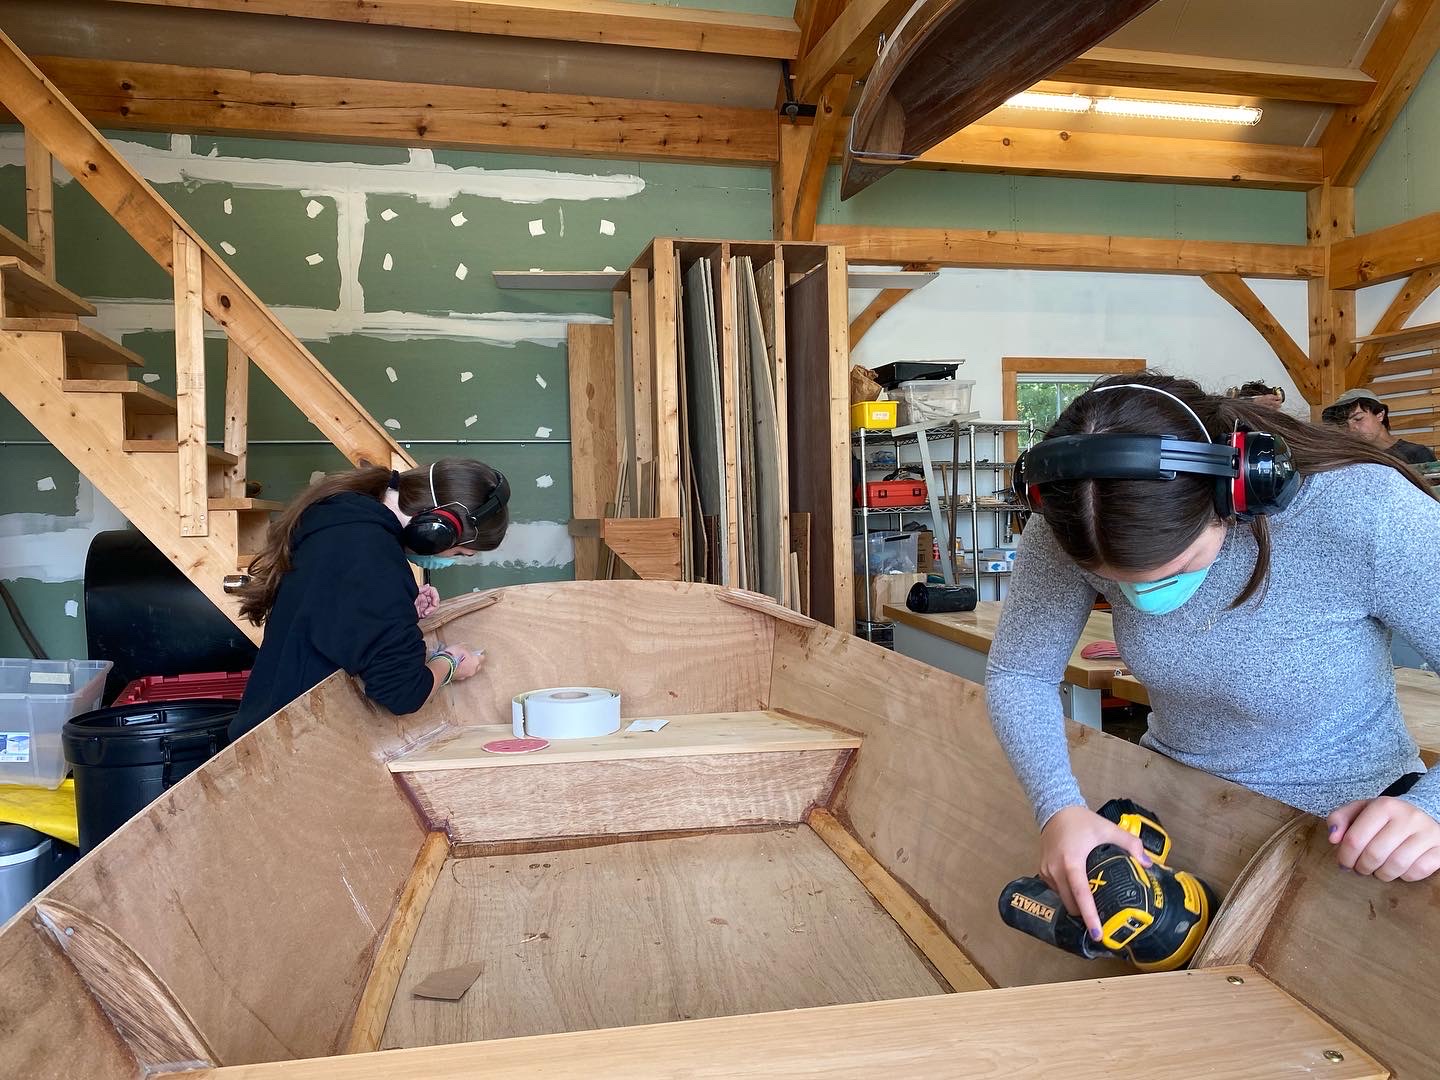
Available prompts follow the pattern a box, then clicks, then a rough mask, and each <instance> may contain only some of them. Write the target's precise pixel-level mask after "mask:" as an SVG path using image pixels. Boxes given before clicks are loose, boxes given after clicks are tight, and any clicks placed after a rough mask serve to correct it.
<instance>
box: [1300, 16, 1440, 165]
mask: <svg viewBox="0 0 1440 1080" xmlns="http://www.w3.org/2000/svg"><path fill="white" fill-rule="evenodd" d="M1437 49H1440V0H1399V2H1398V3H1396V5H1395V6H1394V8H1393V9H1391V12H1390V15H1389V17H1388V18H1387V19H1386V21H1385V25H1384V26H1383V27H1382V28H1381V30H1380V34H1379V35H1378V36H1377V37H1376V39H1375V44H1374V46H1372V47H1371V49H1370V53H1369V55H1368V56H1366V58H1365V61H1364V63H1362V64H1361V65H1360V66H1361V68H1362V69H1363V70H1364V72H1365V73H1366V74H1367V75H1369V76H1370V77H1371V78H1373V79H1374V80H1375V89H1374V91H1373V92H1372V93H1371V94H1370V96H1369V97H1368V98H1367V99H1366V100H1365V101H1364V102H1362V103H1360V104H1358V105H1355V106H1353V107H1351V108H1342V109H1337V110H1335V115H1334V116H1333V117H1331V119H1330V123H1329V124H1328V125H1327V126H1326V128H1325V132H1324V134H1323V135H1321V137H1320V147H1321V149H1322V150H1324V152H1325V174H1326V176H1327V177H1328V178H1329V179H1330V181H1331V183H1333V184H1335V185H1336V186H1338V187H1353V186H1354V185H1355V184H1356V182H1358V181H1359V179H1360V176H1361V174H1362V173H1363V172H1364V171H1365V168H1366V166H1368V165H1369V164H1370V160H1371V159H1372V158H1373V157H1374V156H1375V151H1377V150H1378V149H1380V144H1381V142H1383V141H1384V139H1385V135H1386V134H1387V133H1388V132H1389V130H1390V128H1391V126H1392V125H1393V124H1394V123H1395V120H1396V118H1397V117H1398V116H1399V115H1400V110H1401V109H1403V108H1404V107H1405V103H1406V102H1407V101H1409V100H1410V95H1411V93H1413V92H1414V90H1415V87H1416V86H1417V85H1419V82H1420V79H1421V78H1422V77H1423V76H1424V74H1425V71H1426V69H1428V68H1429V66H1430V61H1431V60H1433V59H1434V57H1435V53H1436V51H1437Z"/></svg>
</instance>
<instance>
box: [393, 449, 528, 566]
mask: <svg viewBox="0 0 1440 1080" xmlns="http://www.w3.org/2000/svg"><path fill="white" fill-rule="evenodd" d="M430 501H431V502H432V503H439V502H440V500H439V498H438V497H437V496H436V495H435V463H434V462H431V463H430ZM509 501H510V483H509V481H507V480H506V479H505V477H504V475H503V474H501V473H500V472H499V471H498V470H497V471H496V473H495V487H494V489H493V490H492V491H491V492H490V497H489V498H487V499H486V500H485V501H484V502H483V503H481V504H480V505H479V506H477V507H476V508H475V509H474V510H471V509H470V508H469V507H467V506H466V505H465V504H464V503H459V502H448V503H445V504H443V505H437V506H432V507H431V508H430V509H429V510H425V511H422V512H421V513H418V514H416V515H415V516H414V517H413V518H411V519H410V522H409V524H407V525H406V526H405V529H404V532H403V535H402V540H403V542H404V544H405V546H406V547H407V548H409V549H410V550H411V551H413V552H414V553H415V554H416V555H438V554H439V553H440V552H442V551H446V550H448V549H449V548H452V547H458V546H460V545H462V544H467V543H469V542H470V541H471V540H474V539H475V536H476V534H477V533H478V532H479V531H480V522H481V521H482V520H484V519H485V518H487V517H489V516H490V515H491V514H496V513H499V512H500V511H501V510H502V509H504V508H505V505H506V504H507V503H508V502H509Z"/></svg>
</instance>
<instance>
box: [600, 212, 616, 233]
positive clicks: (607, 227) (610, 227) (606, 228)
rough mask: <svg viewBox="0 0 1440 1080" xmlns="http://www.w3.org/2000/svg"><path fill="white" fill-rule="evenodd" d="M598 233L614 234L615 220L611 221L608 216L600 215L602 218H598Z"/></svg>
mask: <svg viewBox="0 0 1440 1080" xmlns="http://www.w3.org/2000/svg"><path fill="white" fill-rule="evenodd" d="M600 235H601V236H614V235H615V222H613V221H611V220H610V219H609V218H603V217H602V218H601V219H600Z"/></svg>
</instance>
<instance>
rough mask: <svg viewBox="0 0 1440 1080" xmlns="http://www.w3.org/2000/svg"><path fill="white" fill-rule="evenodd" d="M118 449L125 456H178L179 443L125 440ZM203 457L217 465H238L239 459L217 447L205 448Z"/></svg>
mask: <svg viewBox="0 0 1440 1080" xmlns="http://www.w3.org/2000/svg"><path fill="white" fill-rule="evenodd" d="M120 449H122V450H124V451H125V452H126V453H127V454H178V453H179V452H180V443H179V440H177V439H126V440H125V441H124V442H123V443H121V444H120ZM205 456H206V458H208V459H209V460H210V461H212V462H214V463H215V464H217V465H238V464H240V459H239V458H238V457H236V456H235V455H234V454H228V453H226V452H225V451H224V450H221V449H220V448H219V447H218V446H207V447H206V448H205Z"/></svg>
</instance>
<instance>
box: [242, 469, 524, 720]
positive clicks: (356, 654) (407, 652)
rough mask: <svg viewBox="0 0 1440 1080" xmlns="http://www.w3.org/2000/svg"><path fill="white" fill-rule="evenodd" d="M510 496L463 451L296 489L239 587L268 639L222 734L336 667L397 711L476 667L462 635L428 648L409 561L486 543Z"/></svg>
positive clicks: (432, 600)
mask: <svg viewBox="0 0 1440 1080" xmlns="http://www.w3.org/2000/svg"><path fill="white" fill-rule="evenodd" d="M509 498H510V487H509V485H508V484H507V483H506V482H505V478H504V477H503V476H502V475H500V473H499V472H498V471H496V470H495V469H492V468H491V467H490V466H488V465H485V464H482V463H481V462H478V461H467V460H465V459H463V458H444V459H442V460H440V461H437V462H435V463H434V464H432V465H430V466H429V467H428V468H427V467H421V468H414V469H410V470H409V471H407V472H403V473H402V472H392V471H391V470H390V469H386V468H380V467H367V468H359V469H355V470H354V471H352V472H348V473H339V474H336V475H333V476H327V477H325V478H323V479H321V480H319V481H317V482H316V483H314V484H311V485H310V487H308V488H306V489H305V491H303V492H301V493H300V495H299V496H297V497H296V499H295V500H294V501H293V502H292V503H291V504H290V505H289V506H288V507H286V509H285V512H284V513H283V514H281V515H280V517H278V518H277V519H276V520H275V521H273V522H272V523H271V525H270V530H269V533H268V535H267V539H266V544H265V550H264V551H262V552H261V553H260V554H259V555H257V556H256V557H255V559H254V560H253V561H252V562H251V564H250V569H249V575H250V580H249V582H248V583H247V584H246V585H244V586H243V587H242V588H241V589H240V590H238V595H239V596H240V599H241V604H240V613H241V614H242V615H244V616H245V617H246V618H248V619H249V620H250V621H251V622H253V623H255V624H256V625H257V626H260V625H263V626H264V627H265V640H264V643H263V644H262V645H261V646H260V653H259V655H258V656H257V657H256V658H255V666H254V669H253V670H252V671H251V673H250V680H249V682H248V684H247V685H246V687H245V696H244V698H243V699H242V700H241V702H240V709H239V712H238V713H237V714H236V716H235V719H234V720H233V721H231V724H230V737H231V738H232V739H237V738H239V737H240V736H241V735H243V734H244V733H245V732H247V731H249V730H250V729H251V728H253V727H255V726H256V725H257V724H259V723H260V722H261V721H263V720H265V719H266V718H268V717H269V716H270V715H271V714H273V713H275V712H277V711H278V710H279V709H281V708H283V707H284V706H285V705H288V704H289V703H290V702H291V701H294V700H295V699H296V698H297V697H299V696H300V695H301V694H303V693H305V692H306V691H307V690H309V689H310V688H311V687H313V686H315V685H316V684H317V683H319V682H320V681H321V680H323V679H325V678H326V677H327V676H329V675H331V674H333V673H334V672H336V671H346V672H348V673H349V674H351V675H356V676H359V678H360V679H361V680H363V682H364V686H365V693H366V695H367V696H368V697H370V698H371V699H372V700H374V701H376V702H378V703H379V704H380V705H383V706H384V707H385V708H387V709H389V710H390V711H391V712H393V713H398V714H404V713H412V712H415V711H416V710H417V709H419V708H420V707H421V706H422V705H424V704H425V702H427V701H428V700H430V697H431V696H432V695H433V694H434V693H435V691H437V690H438V689H440V687H442V686H446V685H448V684H449V683H451V682H455V681H459V680H462V679H468V678H470V676H472V675H474V674H475V673H476V672H477V671H479V669H480V663H481V658H480V657H479V656H477V655H476V654H475V653H473V652H472V651H471V649H470V647H469V646H468V645H451V646H448V647H447V648H445V649H443V650H441V651H439V652H436V653H435V654H433V655H431V656H429V657H427V656H426V654H425V639H424V637H423V635H422V634H421V633H420V625H419V620H420V618H422V617H423V616H425V615H428V614H429V613H430V612H431V611H433V610H434V608H435V606H436V605H437V604H438V603H439V595H438V594H437V593H436V592H435V590H434V589H433V588H432V587H431V586H429V585H426V586H425V587H424V588H423V589H421V588H418V587H417V586H416V584H415V575H414V573H413V572H412V571H411V569H410V566H409V564H408V563H415V564H417V565H419V566H421V567H422V568H424V569H427V570H428V569H436V568H438V567H441V566H449V565H452V564H454V563H456V562H459V561H461V560H463V559H465V558H469V557H472V556H474V555H476V554H477V553H479V552H481V551H493V550H494V549H495V548H497V547H499V546H500V542H501V540H503V539H504V538H505V530H506V528H507V527H508V525H509V522H510V519H509V513H508V511H507V510H506V503H507V502H508V501H509ZM407 560H408V563H407Z"/></svg>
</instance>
